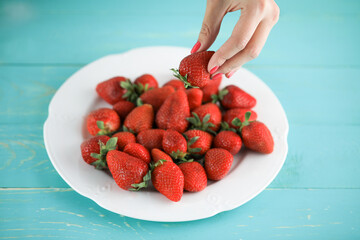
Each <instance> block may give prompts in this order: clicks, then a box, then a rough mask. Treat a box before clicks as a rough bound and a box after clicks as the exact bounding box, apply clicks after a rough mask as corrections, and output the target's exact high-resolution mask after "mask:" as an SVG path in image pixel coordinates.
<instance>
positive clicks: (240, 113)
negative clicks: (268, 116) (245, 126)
mask: <svg viewBox="0 0 360 240" xmlns="http://www.w3.org/2000/svg"><path fill="white" fill-rule="evenodd" d="M246 112H251V117H250V119H249V121H255V120H256V118H257V114H256V112H255V111H253V110H251V109H248V108H232V109H229V110H227V111H226V112H225V114H224V115H223V121H224V122H226V123H227V124H229V126H230V127H231V128H235V129H237V128H239V127H236V126H234V125H233V124H232V121H233V120H234V118H239V119H240V121H241V122H243V121H244V120H245V113H246Z"/></svg>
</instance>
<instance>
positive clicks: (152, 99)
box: [140, 86, 175, 112]
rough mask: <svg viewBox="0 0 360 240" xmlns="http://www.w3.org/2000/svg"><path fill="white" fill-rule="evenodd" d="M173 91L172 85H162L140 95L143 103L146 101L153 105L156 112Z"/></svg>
mask: <svg viewBox="0 0 360 240" xmlns="http://www.w3.org/2000/svg"><path fill="white" fill-rule="evenodd" d="M173 92H175V90H174V88H173V87H170V86H164V87H162V88H155V89H151V90H149V91H147V92H145V93H143V94H142V95H141V96H140V99H141V101H142V102H143V103H148V104H150V105H152V106H153V108H154V111H155V112H157V111H158V110H159V108H160V107H161V105H162V104H163V103H164V101H165V100H166V98H167V97H168V96H170V95H171V94H172V93H173Z"/></svg>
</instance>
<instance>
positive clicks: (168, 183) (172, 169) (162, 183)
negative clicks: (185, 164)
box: [151, 161, 184, 202]
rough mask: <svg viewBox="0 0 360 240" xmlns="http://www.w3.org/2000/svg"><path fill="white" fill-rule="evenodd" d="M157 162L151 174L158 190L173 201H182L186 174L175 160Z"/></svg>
mask: <svg viewBox="0 0 360 240" xmlns="http://www.w3.org/2000/svg"><path fill="white" fill-rule="evenodd" d="M161 163H162V161H159V162H157V164H155V165H157V166H155V168H154V170H153V171H152V174H151V181H152V184H153V185H154V187H155V188H156V190H158V191H159V192H160V193H161V194H162V195H164V196H165V197H167V198H168V199H170V200H171V201H173V202H178V201H180V199H181V197H182V195H183V191H184V175H183V173H182V172H181V170H180V168H179V167H178V166H177V165H176V164H175V163H173V162H163V163H162V164H161Z"/></svg>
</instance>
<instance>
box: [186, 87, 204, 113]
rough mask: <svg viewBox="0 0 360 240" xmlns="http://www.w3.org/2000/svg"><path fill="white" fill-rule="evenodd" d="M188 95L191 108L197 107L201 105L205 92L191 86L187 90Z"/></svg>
mask: <svg viewBox="0 0 360 240" xmlns="http://www.w3.org/2000/svg"><path fill="white" fill-rule="evenodd" d="M186 95H187V98H188V102H189V107H190V110H193V109H194V108H197V107H199V106H200V105H201V102H202V97H203V92H202V91H201V90H200V89H198V88H191V89H188V90H186Z"/></svg>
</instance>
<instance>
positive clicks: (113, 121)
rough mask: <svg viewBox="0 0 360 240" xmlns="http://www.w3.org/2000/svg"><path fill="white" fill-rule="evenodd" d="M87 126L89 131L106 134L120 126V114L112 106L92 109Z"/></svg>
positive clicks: (93, 133) (92, 133) (94, 133)
mask: <svg viewBox="0 0 360 240" xmlns="http://www.w3.org/2000/svg"><path fill="white" fill-rule="evenodd" d="M86 127H87V130H88V131H89V133H90V134H91V135H93V136H95V135H106V134H109V133H111V132H114V131H116V130H118V128H119V127H120V117H119V115H118V114H117V113H116V112H115V111H114V110H112V109H110V108H100V109H97V110H94V111H92V112H91V113H90V114H89V115H88V116H87V118H86Z"/></svg>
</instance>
